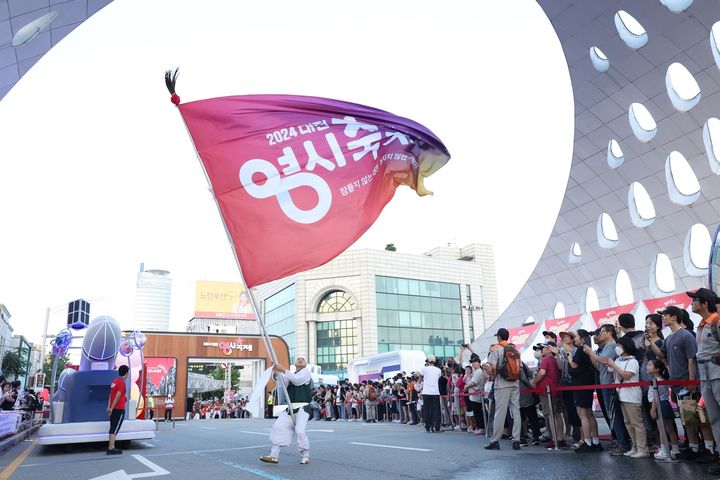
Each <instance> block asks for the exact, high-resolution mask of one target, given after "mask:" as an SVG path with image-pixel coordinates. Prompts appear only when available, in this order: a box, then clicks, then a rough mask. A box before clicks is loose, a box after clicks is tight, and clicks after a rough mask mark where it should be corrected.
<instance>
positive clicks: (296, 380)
mask: <svg viewBox="0 0 720 480" xmlns="http://www.w3.org/2000/svg"><path fill="white" fill-rule="evenodd" d="M305 367H307V362H306V361H305V357H302V356H298V357H297V358H296V360H295V372H294V373H293V372H291V371H289V370H287V369H286V368H284V367H282V366H280V365H273V370H274V371H276V372H277V373H278V374H280V375H277V381H278V382H281V381H282V382H285V386H286V387H287V391H288V396H289V397H290V404H291V405H292V409H293V412H294V413H295V423H294V424H293V421H292V418H291V417H290V415H288V412H287V411H284V412H282V413H281V414H280V415H279V416H278V418H277V420H275V423H274V424H273V426H272V430H271V431H270V443H271V444H272V448H271V449H270V455H265V456H263V457H260V460H261V461H263V462H266V463H278V458H279V456H280V447H287V446H290V442H291V441H292V439H293V435H294V436H295V440H296V441H297V445H298V450H300V456H301V460H300V463H301V464H303V465H305V464H308V463H310V441H309V440H308V437H307V434H306V433H305V430H306V428H307V422H308V420H309V419H310V410H311V408H310V402H311V401H312V376H311V375H310V370H309V369H307V368H305Z"/></svg>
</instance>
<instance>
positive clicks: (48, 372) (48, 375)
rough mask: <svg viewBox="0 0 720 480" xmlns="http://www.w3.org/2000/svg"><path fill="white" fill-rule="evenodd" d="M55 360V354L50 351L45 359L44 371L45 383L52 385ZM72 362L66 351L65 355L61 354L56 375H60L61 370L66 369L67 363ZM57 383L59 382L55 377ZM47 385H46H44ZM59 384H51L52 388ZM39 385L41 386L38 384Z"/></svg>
mask: <svg viewBox="0 0 720 480" xmlns="http://www.w3.org/2000/svg"><path fill="white" fill-rule="evenodd" d="M54 360H55V354H54V353H50V355H49V356H48V357H47V358H46V359H45V365H43V373H44V374H45V384H46V385H50V382H51V381H52V365H53V361H54ZM68 363H70V356H69V355H68V354H67V353H65V354H64V355H60V356H59V357H58V364H57V373H56V377H59V376H60V372H62V371H63V370H65V365H67V364H68ZM55 383H56V384H57V378H55ZM43 386H45V385H43ZM56 386H57V385H51V386H50V390H51V391H52V390H53V387H56ZM38 387H39V386H38Z"/></svg>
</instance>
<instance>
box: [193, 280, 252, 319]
mask: <svg viewBox="0 0 720 480" xmlns="http://www.w3.org/2000/svg"><path fill="white" fill-rule="evenodd" d="M195 317H197V318H223V319H231V320H255V315H254V314H253V310H252V304H251V303H250V296H249V295H248V293H247V292H246V291H245V287H244V286H243V284H241V283H231V282H210V281H205V280H201V281H198V282H196V284H195Z"/></svg>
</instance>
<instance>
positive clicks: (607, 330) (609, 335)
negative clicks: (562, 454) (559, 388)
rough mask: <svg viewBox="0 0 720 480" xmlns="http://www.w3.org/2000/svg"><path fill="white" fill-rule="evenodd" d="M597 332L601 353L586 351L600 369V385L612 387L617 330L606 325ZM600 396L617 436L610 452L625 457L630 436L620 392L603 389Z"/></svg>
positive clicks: (586, 347)
mask: <svg viewBox="0 0 720 480" xmlns="http://www.w3.org/2000/svg"><path fill="white" fill-rule="evenodd" d="M596 332H597V335H596V336H595V343H596V344H597V345H598V346H599V347H600V349H599V352H598V353H595V352H593V351H592V349H591V348H590V347H588V346H585V347H584V350H585V353H587V354H588V355H589V356H590V358H591V359H592V361H593V363H594V364H595V366H596V367H597V369H598V381H599V382H600V385H612V384H614V383H616V382H615V378H614V372H613V370H612V369H611V368H610V367H609V366H608V365H609V363H608V361H609V360H615V359H617V357H618V355H617V352H616V347H617V344H616V342H617V330H616V329H615V325H613V324H611V323H606V324H604V325H602V326H601V327H600V328H599V329H598V330H597V331H596ZM598 394H600V395H601V396H602V398H603V402H604V404H605V409H606V411H607V416H608V419H609V425H610V429H611V431H612V433H613V435H614V436H615V448H613V449H611V450H610V455H625V454H626V453H627V452H629V451H630V434H629V433H628V430H627V427H626V426H625V417H624V412H623V409H622V407H621V400H620V397H619V396H618V391H617V390H616V389H614V388H601V389H598Z"/></svg>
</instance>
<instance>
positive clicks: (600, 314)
mask: <svg viewBox="0 0 720 480" xmlns="http://www.w3.org/2000/svg"><path fill="white" fill-rule="evenodd" d="M636 305H637V303H629V304H627V305H620V306H618V307H611V308H605V309H603V310H596V311H594V312H591V313H590V314H591V315H592V317H593V320H595V325H597V326H598V327H600V326H602V325H604V324H606V323H611V324H613V325H615V327H617V326H618V323H617V319H618V317H619V316H620V314H623V313H632V311H633V310H635V306H636Z"/></svg>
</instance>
